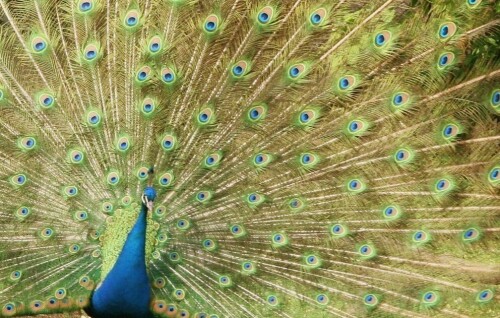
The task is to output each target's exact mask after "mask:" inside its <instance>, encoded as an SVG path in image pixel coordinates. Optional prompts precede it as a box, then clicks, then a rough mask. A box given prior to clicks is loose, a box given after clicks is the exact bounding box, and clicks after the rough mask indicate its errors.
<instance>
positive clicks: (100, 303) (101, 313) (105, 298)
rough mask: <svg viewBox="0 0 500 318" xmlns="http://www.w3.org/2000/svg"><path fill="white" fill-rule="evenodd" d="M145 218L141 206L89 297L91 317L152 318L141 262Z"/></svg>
mask: <svg viewBox="0 0 500 318" xmlns="http://www.w3.org/2000/svg"><path fill="white" fill-rule="evenodd" d="M146 218H147V207H146V205H144V204H143V205H142V208H141V212H140V214H139V217H138V218H137V221H136V223H135V225H134V227H133V228H132V230H131V231H130V233H129V234H128V237H127V240H126V241H125V245H124V246H123V249H122V251H121V253H120V255H119V257H118V259H117V261H116V263H115V265H114V266H113V268H112V269H111V271H110V272H109V274H108V275H107V276H106V278H105V279H104V281H103V282H102V284H101V286H100V287H99V288H98V289H96V291H95V292H94V294H93V296H92V304H91V315H92V316H93V317H96V318H101V317H103V318H104V317H124V318H125V317H141V318H142V317H145V318H146V317H152V315H151V313H150V311H149V307H150V298H151V295H150V290H151V289H150V284H149V279H148V276H147V272H146V262H145V253H146V252H145V244H146V225H147V219H146Z"/></svg>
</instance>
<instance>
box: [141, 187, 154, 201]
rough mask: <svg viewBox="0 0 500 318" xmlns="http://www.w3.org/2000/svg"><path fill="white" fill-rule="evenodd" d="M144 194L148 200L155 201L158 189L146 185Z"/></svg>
mask: <svg viewBox="0 0 500 318" xmlns="http://www.w3.org/2000/svg"><path fill="white" fill-rule="evenodd" d="M144 196H145V197H146V198H147V199H148V201H154V200H155V199H156V190H155V189H154V188H153V187H146V188H145V189H144Z"/></svg>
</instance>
